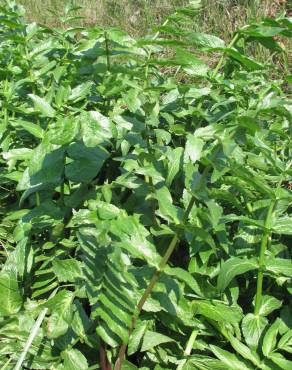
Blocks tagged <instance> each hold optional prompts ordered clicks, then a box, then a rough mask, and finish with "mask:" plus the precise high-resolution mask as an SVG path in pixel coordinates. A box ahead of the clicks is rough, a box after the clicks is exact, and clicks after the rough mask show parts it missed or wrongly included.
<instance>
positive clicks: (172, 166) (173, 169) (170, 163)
mask: <svg viewBox="0 0 292 370" xmlns="http://www.w3.org/2000/svg"><path fill="white" fill-rule="evenodd" d="M182 155H183V148H175V149H173V150H171V151H170V152H169V153H168V154H167V177H166V186H167V187H170V186H171V184H172V182H173V180H174V178H175V176H176V175H177V174H178V172H179V170H180V167H181V160H182Z"/></svg>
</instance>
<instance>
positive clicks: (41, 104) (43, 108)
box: [28, 94, 56, 118]
mask: <svg viewBox="0 0 292 370" xmlns="http://www.w3.org/2000/svg"><path fill="white" fill-rule="evenodd" d="M28 96H29V97H30V98H31V100H32V101H33V103H34V106H35V109H36V110H38V111H39V112H40V113H41V114H42V115H43V116H44V117H49V118H54V117H55V115H56V112H55V110H54V109H53V108H52V107H51V106H50V104H49V103H48V102H46V101H45V99H43V98H41V97H39V96H37V95H34V94H28Z"/></svg>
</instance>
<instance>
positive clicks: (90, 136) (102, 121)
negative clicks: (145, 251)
mask: <svg viewBox="0 0 292 370" xmlns="http://www.w3.org/2000/svg"><path fill="white" fill-rule="evenodd" d="M80 123H81V131H82V137H83V141H84V144H85V145H86V146H87V147H95V146H97V145H100V144H104V143H108V141H109V140H110V139H111V138H113V136H114V132H115V128H114V125H113V124H112V123H111V121H110V119H109V118H107V117H105V116H104V115H103V114H101V113H100V112H97V111H89V112H84V113H82V114H81V115H80Z"/></svg>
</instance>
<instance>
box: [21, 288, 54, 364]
mask: <svg viewBox="0 0 292 370" xmlns="http://www.w3.org/2000/svg"><path fill="white" fill-rule="evenodd" d="M57 291H58V288H57V289H55V290H54V291H53V293H52V294H51V295H50V298H52V297H54V295H55V294H56V293H57ZM48 310H49V309H48V308H44V309H43V310H42V311H41V313H40V314H39V316H38V318H37V320H36V322H35V323H34V325H33V327H32V330H31V333H30V335H29V337H28V338H27V341H26V343H25V346H24V348H23V351H22V352H21V355H20V357H19V359H18V361H17V364H16V366H15V368H14V370H21V369H22V365H23V362H24V360H25V357H26V355H27V353H28V351H29V349H30V347H31V345H32V342H33V341H34V339H35V337H36V336H37V334H38V331H39V329H40V327H41V325H42V322H43V321H44V318H45V316H46V314H47V312H48Z"/></svg>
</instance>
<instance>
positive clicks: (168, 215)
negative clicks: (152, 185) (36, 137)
mask: <svg viewBox="0 0 292 370" xmlns="http://www.w3.org/2000/svg"><path fill="white" fill-rule="evenodd" d="M155 198H156V199H157V200H158V204H159V213H160V215H161V216H162V217H163V218H165V219H166V220H167V221H170V222H174V223H176V224H178V223H179V222H180V220H181V217H182V214H181V209H180V208H178V207H176V206H174V205H173V203H172V197H171V194H170V192H169V190H168V188H167V187H166V186H162V187H161V188H159V189H157V190H156V192H155Z"/></svg>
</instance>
